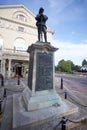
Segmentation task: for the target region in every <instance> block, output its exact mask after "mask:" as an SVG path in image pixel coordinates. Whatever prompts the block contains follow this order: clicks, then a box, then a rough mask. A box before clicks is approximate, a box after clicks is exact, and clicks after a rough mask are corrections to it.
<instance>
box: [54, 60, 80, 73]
mask: <svg viewBox="0 0 87 130" xmlns="http://www.w3.org/2000/svg"><path fill="white" fill-rule="evenodd" d="M79 69H80V66H78V65H74V64H73V62H72V61H71V60H67V61H65V60H64V59H62V60H60V61H59V63H58V65H57V66H56V67H55V70H56V71H60V72H67V73H71V72H72V71H78V70H79Z"/></svg>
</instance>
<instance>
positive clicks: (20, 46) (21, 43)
mask: <svg viewBox="0 0 87 130" xmlns="http://www.w3.org/2000/svg"><path fill="white" fill-rule="evenodd" d="M14 47H15V49H16V52H25V51H26V50H27V46H26V44H25V40H24V39H22V38H17V39H16V40H15V41H14Z"/></svg>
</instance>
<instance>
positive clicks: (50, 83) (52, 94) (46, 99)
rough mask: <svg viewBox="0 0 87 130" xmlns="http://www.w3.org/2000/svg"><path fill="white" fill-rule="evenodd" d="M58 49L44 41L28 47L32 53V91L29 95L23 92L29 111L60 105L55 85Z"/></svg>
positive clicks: (30, 63) (30, 71)
mask: <svg viewBox="0 0 87 130" xmlns="http://www.w3.org/2000/svg"><path fill="white" fill-rule="evenodd" d="M56 50H58V48H55V47H53V46H51V44H50V43H44V42H37V43H35V44H32V45H31V46H29V48H28V53H29V54H30V62H29V75H28V86H29V89H30V91H31V92H30V93H29V92H28V94H27V95H28V96H27V97H25V95H26V94H23V99H24V101H25V104H26V107H27V110H28V111H32V110H36V109H40V108H44V107H49V106H53V105H55V104H57V105H60V102H61V99H60V97H59V96H58V94H57V93H56V91H55V86H54V52H55V51H56ZM24 93H27V91H25V92H24ZM29 95H30V96H29ZM28 97H30V99H29V98H28Z"/></svg>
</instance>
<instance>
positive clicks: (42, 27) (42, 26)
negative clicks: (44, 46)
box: [35, 7, 48, 42]
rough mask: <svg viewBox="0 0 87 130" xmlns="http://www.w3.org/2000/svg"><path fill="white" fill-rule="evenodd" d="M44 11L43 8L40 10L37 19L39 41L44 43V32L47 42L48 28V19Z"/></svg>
mask: <svg viewBox="0 0 87 130" xmlns="http://www.w3.org/2000/svg"><path fill="white" fill-rule="evenodd" d="M43 12H44V9H43V8H42V7H41V8H40V9H39V14H37V16H36V17H35V19H36V20H37V22H36V26H37V28H38V41H42V32H43V33H44V40H45V42H47V27H46V21H47V19H48V17H47V16H46V15H44V14H43Z"/></svg>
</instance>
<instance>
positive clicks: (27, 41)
mask: <svg viewBox="0 0 87 130" xmlns="http://www.w3.org/2000/svg"><path fill="white" fill-rule="evenodd" d="M37 35H38V34H37V27H36V21H35V15H34V14H33V13H32V12H31V11H30V10H28V9H27V8H26V7H25V6H23V5H0V73H2V74H3V76H4V77H16V76H18V75H19V76H21V77H25V76H26V73H27V70H28V62H29V54H28V53H27V48H28V46H30V45H31V44H32V43H35V42H36V41H37V40H38V36H37ZM47 39H48V41H49V42H52V31H51V30H50V29H49V28H48V29H47Z"/></svg>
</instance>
